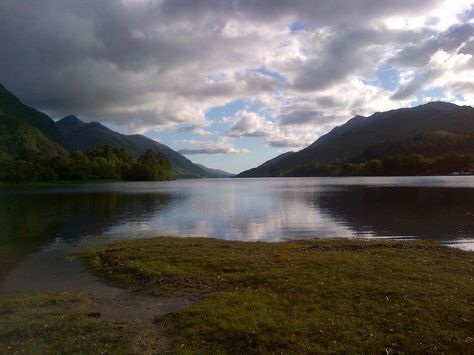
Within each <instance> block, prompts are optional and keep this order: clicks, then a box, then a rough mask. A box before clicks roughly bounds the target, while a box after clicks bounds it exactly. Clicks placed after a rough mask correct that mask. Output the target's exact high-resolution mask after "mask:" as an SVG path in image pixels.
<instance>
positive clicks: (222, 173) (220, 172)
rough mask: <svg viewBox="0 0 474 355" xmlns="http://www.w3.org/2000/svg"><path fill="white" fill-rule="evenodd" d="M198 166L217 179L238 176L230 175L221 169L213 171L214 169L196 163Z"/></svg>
mask: <svg viewBox="0 0 474 355" xmlns="http://www.w3.org/2000/svg"><path fill="white" fill-rule="evenodd" d="M195 164H196V165H197V166H199V167H200V168H201V169H204V170H205V171H207V172H208V173H209V174H212V175H214V176H215V177H217V178H230V177H234V176H235V175H237V174H232V173H229V172H227V171H224V170H221V169H212V168H208V167H206V166H204V165H202V164H198V163H195Z"/></svg>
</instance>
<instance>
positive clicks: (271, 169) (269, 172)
mask: <svg viewBox="0 0 474 355" xmlns="http://www.w3.org/2000/svg"><path fill="white" fill-rule="evenodd" d="M293 154H295V153H294V152H286V153H283V154H280V155H278V156H276V157H275V158H272V159H270V160H267V161H266V162H265V163H263V164H261V165H259V166H257V167H256V168H252V169H249V170H246V171H244V172H242V173H240V174H238V175H237V176H236V177H264V176H278V166H277V163H278V162H279V161H281V160H282V159H285V158H287V157H289V156H291V155H293Z"/></svg>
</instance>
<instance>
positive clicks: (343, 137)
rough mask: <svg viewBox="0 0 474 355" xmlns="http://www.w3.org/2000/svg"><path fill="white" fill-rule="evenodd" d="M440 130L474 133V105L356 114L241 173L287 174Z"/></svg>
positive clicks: (439, 104) (440, 104)
mask: <svg viewBox="0 0 474 355" xmlns="http://www.w3.org/2000/svg"><path fill="white" fill-rule="evenodd" d="M439 131H444V132H449V133H453V134H460V135H469V134H474V108H472V107H470V106H458V105H455V104H452V103H446V102H430V103H427V104H424V105H420V106H417V107H413V108H402V109H397V110H391V111H387V112H376V113H374V114H373V115H371V116H369V117H364V116H355V117H353V118H351V119H350V120H348V121H347V122H346V123H345V124H343V125H341V126H339V127H335V128H334V129H332V130H331V131H330V132H329V133H327V134H325V135H323V136H321V137H320V138H319V139H317V140H316V141H315V142H314V143H312V144H311V145H310V146H308V147H306V148H304V149H302V150H300V151H298V152H296V153H293V154H290V155H288V156H284V157H283V158H281V159H278V161H277V162H276V163H272V164H270V166H268V165H266V163H264V164H262V165H260V166H259V167H257V168H254V169H250V170H247V171H244V172H242V173H240V174H239V175H238V177H259V176H286V175H291V173H292V171H293V170H295V169H297V168H298V167H301V166H304V165H308V164H313V163H318V164H341V163H343V162H345V161H348V160H349V159H351V158H356V157H358V156H360V155H361V154H362V153H363V152H364V151H365V150H367V149H368V148H370V147H371V146H374V145H377V144H382V143H384V142H388V141H396V140H403V139H405V138H409V137H413V136H416V135H420V134H430V133H434V132H439ZM448 153H449V152H448Z"/></svg>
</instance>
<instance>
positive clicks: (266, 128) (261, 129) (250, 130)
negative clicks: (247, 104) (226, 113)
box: [224, 110, 274, 137]
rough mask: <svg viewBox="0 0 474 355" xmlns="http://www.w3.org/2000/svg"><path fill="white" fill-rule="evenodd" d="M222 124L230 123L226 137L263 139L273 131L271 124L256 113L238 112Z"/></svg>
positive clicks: (225, 119)
mask: <svg viewBox="0 0 474 355" xmlns="http://www.w3.org/2000/svg"><path fill="white" fill-rule="evenodd" d="M224 122H227V123H231V126H230V129H229V130H228V131H227V133H226V135H227V136H229V137H264V136H267V135H269V134H271V132H272V131H273V129H274V127H273V123H272V122H269V121H266V120H265V118H263V117H262V116H260V115H259V114H258V113H256V112H249V111H247V110H241V111H238V112H237V113H236V114H235V115H234V116H233V117H225V118H224Z"/></svg>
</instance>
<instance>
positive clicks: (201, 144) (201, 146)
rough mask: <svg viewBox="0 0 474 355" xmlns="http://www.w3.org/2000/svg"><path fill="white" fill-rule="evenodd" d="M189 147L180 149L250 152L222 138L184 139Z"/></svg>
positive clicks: (201, 152)
mask: <svg viewBox="0 0 474 355" xmlns="http://www.w3.org/2000/svg"><path fill="white" fill-rule="evenodd" d="M182 143H183V144H185V145H187V146H188V147H186V148H182V149H180V150H178V152H179V153H181V154H186V155H190V154H241V153H248V152H249V151H248V150H247V149H237V148H235V147H234V146H233V145H232V143H231V142H230V141H228V140H227V139H225V138H221V139H218V140H215V141H196V140H184V141H182Z"/></svg>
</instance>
